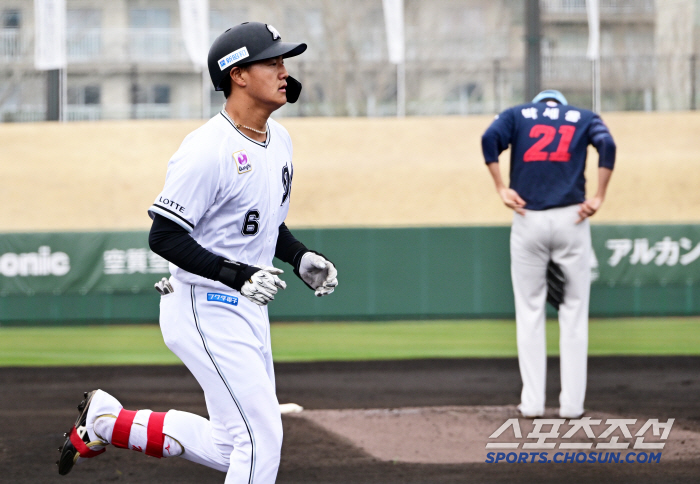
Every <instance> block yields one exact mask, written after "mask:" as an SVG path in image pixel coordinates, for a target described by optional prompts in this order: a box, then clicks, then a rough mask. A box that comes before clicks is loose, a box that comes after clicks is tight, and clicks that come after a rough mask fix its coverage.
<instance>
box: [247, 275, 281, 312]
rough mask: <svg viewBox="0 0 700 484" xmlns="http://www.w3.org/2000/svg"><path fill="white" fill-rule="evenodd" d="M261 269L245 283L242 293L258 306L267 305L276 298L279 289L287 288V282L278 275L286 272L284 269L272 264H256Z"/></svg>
mask: <svg viewBox="0 0 700 484" xmlns="http://www.w3.org/2000/svg"><path fill="white" fill-rule="evenodd" d="M255 267H259V268H260V269H261V270H259V271H258V272H256V273H255V274H253V275H252V276H251V277H250V279H248V280H247V281H245V283H243V286H242V287H241V295H243V296H245V297H246V298H247V299H249V300H251V301H252V302H254V303H255V304H257V305H258V306H265V305H266V304H267V303H269V302H270V301H272V300H273V299H275V294H277V291H278V290H279V289H286V288H287V283H286V282H284V281H283V280H282V279H280V278H279V277H277V276H278V275H279V274H282V273H284V271H283V270H282V269H277V268H276V267H272V266H255Z"/></svg>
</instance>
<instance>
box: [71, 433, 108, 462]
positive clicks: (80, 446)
mask: <svg viewBox="0 0 700 484" xmlns="http://www.w3.org/2000/svg"><path fill="white" fill-rule="evenodd" d="M70 442H71V444H73V447H75V450H77V451H78V453H79V454H80V457H86V458H90V457H95V456H97V455H100V454H101V453H103V452H104V451H105V450H107V449H100V450H90V447H88V446H87V445H85V442H83V439H81V438H80V436H79V435H78V431H77V430H75V426H73V428H72V429H70Z"/></svg>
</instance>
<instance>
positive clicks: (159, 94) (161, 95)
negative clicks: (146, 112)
mask: <svg viewBox="0 0 700 484" xmlns="http://www.w3.org/2000/svg"><path fill="white" fill-rule="evenodd" d="M153 102H154V103H155V104H170V86H167V85H158V86H153Z"/></svg>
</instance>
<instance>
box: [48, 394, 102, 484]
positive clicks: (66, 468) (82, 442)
mask: <svg viewBox="0 0 700 484" xmlns="http://www.w3.org/2000/svg"><path fill="white" fill-rule="evenodd" d="M95 393H97V390H93V391H91V392H89V393H88V392H85V393H84V399H83V401H82V402H80V403H79V404H78V412H79V415H78V419H77V420H76V421H75V424H74V425H73V427H71V429H70V430H69V431H68V432H66V433H65V434H63V436H64V437H65V438H66V440H65V441H64V442H63V446H61V447H59V449H58V450H59V452H61V457H60V458H59V459H58V460H57V461H56V465H57V466H58V473H59V474H60V475H62V476H65V475H66V474H68V473H69V472H70V471H71V469H72V468H73V466H74V465H75V464H76V463H77V462H78V459H80V458H81V457H82V458H86V459H89V458H92V457H96V456H98V455H100V454H102V453H103V452H104V451H105V450H107V449H105V445H107V444H106V442H102V441H101V440H95V441H90V437H89V435H88V431H87V414H88V408H89V407H90V403H91V402H92V397H94V396H95Z"/></svg>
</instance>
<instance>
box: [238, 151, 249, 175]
mask: <svg viewBox="0 0 700 484" xmlns="http://www.w3.org/2000/svg"><path fill="white" fill-rule="evenodd" d="M233 159H234V161H235V162H236V169H237V170H238V174H239V175H240V174H242V173H248V172H249V171H253V165H252V164H251V163H250V159H248V154H247V153H246V152H245V150H241V151H236V152H235V153H234V154H233Z"/></svg>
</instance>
